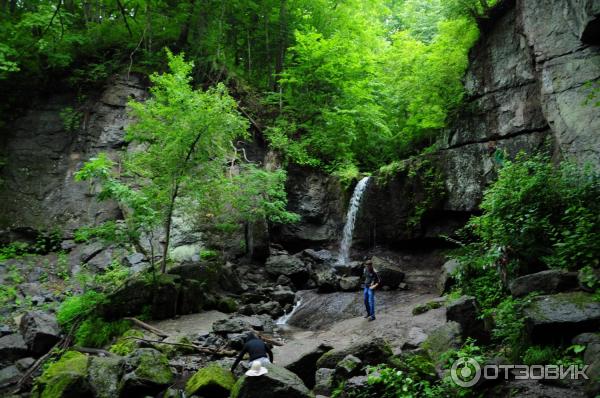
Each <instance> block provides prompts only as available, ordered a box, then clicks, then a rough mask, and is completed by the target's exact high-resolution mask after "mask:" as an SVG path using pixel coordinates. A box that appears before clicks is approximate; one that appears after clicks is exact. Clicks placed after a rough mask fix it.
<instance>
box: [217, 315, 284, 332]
mask: <svg viewBox="0 0 600 398" xmlns="http://www.w3.org/2000/svg"><path fill="white" fill-rule="evenodd" d="M273 328H274V323H273V320H272V319H271V318H270V317H269V316H268V315H258V316H233V317H231V318H228V319H222V320H220V321H216V322H214V323H213V325H212V329H213V332H215V333H218V334H228V333H240V332H245V331H250V330H252V329H253V330H259V331H265V332H269V331H272V330H273Z"/></svg>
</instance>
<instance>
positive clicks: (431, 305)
mask: <svg viewBox="0 0 600 398" xmlns="http://www.w3.org/2000/svg"><path fill="white" fill-rule="evenodd" d="M444 302H445V301H444V300H433V301H429V302H427V303H425V304H419V305H417V306H416V307H415V308H413V310H412V314H413V315H421V314H424V313H426V312H427V311H429V310H434V309H436V308H440V307H442V306H443V305H444Z"/></svg>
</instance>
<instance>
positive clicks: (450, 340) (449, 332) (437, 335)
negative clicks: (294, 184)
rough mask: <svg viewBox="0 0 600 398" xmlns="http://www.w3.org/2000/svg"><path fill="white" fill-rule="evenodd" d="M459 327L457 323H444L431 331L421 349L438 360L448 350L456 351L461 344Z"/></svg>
mask: <svg viewBox="0 0 600 398" xmlns="http://www.w3.org/2000/svg"><path fill="white" fill-rule="evenodd" d="M461 335H462V333H461V330H460V325H459V324H458V323H457V322H453V321H451V322H446V323H445V324H443V325H442V326H440V327H438V328H436V329H434V330H432V331H431V333H430V334H429V336H428V337H427V339H426V340H425V341H424V342H423V344H422V347H423V348H424V349H425V350H426V351H427V353H428V354H429V356H430V357H431V358H435V359H439V358H440V356H441V354H442V353H444V352H446V351H448V350H449V349H451V348H453V349H458V348H460V346H461V344H462V338H461Z"/></svg>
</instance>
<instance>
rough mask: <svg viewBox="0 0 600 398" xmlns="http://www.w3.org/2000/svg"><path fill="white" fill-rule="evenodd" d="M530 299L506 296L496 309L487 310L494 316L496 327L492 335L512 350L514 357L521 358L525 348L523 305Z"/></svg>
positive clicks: (511, 353)
mask: <svg viewBox="0 0 600 398" xmlns="http://www.w3.org/2000/svg"><path fill="white" fill-rule="evenodd" d="M527 301H528V299H514V298H512V297H510V296H509V297H507V298H505V299H504V300H503V301H502V302H501V303H500V304H498V306H497V308H496V309H489V310H488V311H487V312H488V313H490V314H492V315H493V317H494V328H493V330H492V337H493V338H494V340H495V341H497V342H498V343H500V344H503V345H504V346H505V347H507V348H508V349H509V351H510V355H511V357H512V358H513V359H515V360H516V359H517V358H519V356H520V355H521V353H522V350H523V349H524V344H525V342H524V341H523V332H524V330H525V320H524V318H523V307H524V306H525V305H526V304H527Z"/></svg>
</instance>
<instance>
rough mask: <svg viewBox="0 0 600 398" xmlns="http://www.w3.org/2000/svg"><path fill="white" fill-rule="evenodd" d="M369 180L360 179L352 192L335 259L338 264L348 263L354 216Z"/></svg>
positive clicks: (367, 178)
mask: <svg viewBox="0 0 600 398" xmlns="http://www.w3.org/2000/svg"><path fill="white" fill-rule="evenodd" d="M369 178H370V177H364V178H363V179H361V180H360V181H359V182H358V184H356V187H355V188H354V192H353V193H352V198H351V199H350V206H349V207H348V214H347V215H346V225H344V234H343V235H342V242H341V243H340V253H339V254H338V259H337V263H338V264H347V263H348V262H349V261H350V247H351V246H352V234H353V232H354V222H355V221H356V214H357V213H358V209H359V208H360V200H361V199H362V196H363V193H364V192H365V188H366V187H367V183H368V182H369Z"/></svg>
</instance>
